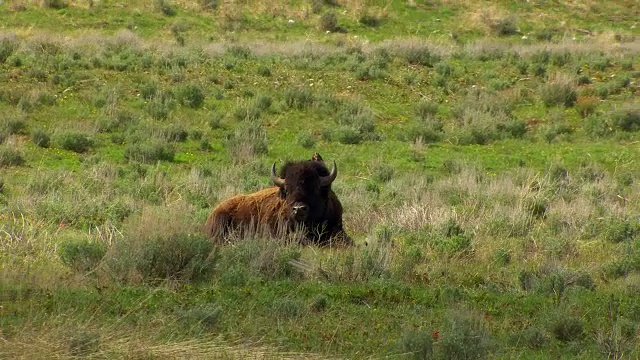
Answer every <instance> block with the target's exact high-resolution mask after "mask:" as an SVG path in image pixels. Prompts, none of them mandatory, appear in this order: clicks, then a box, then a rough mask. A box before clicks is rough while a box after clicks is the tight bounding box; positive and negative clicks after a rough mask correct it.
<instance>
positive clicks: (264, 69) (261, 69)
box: [258, 64, 271, 77]
mask: <svg viewBox="0 0 640 360" xmlns="http://www.w3.org/2000/svg"><path fill="white" fill-rule="evenodd" d="M258 75H260V76H264V77H270V76H271V69H270V68H269V67H268V66H266V65H264V64H261V65H260V66H258Z"/></svg>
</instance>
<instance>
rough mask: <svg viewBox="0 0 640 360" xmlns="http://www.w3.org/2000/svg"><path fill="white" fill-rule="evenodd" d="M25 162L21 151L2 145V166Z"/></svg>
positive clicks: (0, 162) (0, 161)
mask: <svg viewBox="0 0 640 360" xmlns="http://www.w3.org/2000/svg"><path fill="white" fill-rule="evenodd" d="M24 163H25V159H24V157H23V155H22V152H21V151H19V150H17V149H14V148H10V147H6V146H2V147H0V167H9V166H20V165H23V164H24Z"/></svg>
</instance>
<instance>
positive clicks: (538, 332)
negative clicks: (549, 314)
mask: <svg viewBox="0 0 640 360" xmlns="http://www.w3.org/2000/svg"><path fill="white" fill-rule="evenodd" d="M518 343H524V345H526V346H527V347H528V348H530V349H541V348H543V347H545V346H546V345H547V344H548V343H549V336H548V335H547V333H546V332H545V331H544V330H542V329H540V328H538V327H535V326H532V327H529V328H526V329H525V330H522V331H521V332H520V333H519V334H518Z"/></svg>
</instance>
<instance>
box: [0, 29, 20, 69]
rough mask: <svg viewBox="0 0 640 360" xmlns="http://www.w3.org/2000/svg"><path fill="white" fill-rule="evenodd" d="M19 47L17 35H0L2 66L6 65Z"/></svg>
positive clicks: (0, 62) (0, 59)
mask: <svg viewBox="0 0 640 360" xmlns="http://www.w3.org/2000/svg"><path fill="white" fill-rule="evenodd" d="M18 46H19V42H18V39H17V37H16V36H15V35H11V36H7V35H0V64H3V63H5V62H6V61H7V59H9V57H10V56H11V54H13V52H14V51H16V50H17V49H18Z"/></svg>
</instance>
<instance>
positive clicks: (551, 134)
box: [544, 124, 573, 143]
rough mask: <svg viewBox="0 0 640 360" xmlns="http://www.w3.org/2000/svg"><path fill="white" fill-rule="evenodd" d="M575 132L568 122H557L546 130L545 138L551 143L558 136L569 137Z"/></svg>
mask: <svg viewBox="0 0 640 360" xmlns="http://www.w3.org/2000/svg"><path fill="white" fill-rule="evenodd" d="M571 134H573V129H572V128H571V127H570V126H569V125H567V124H556V125H552V126H549V127H548V128H547V129H546V130H545V132H544V139H545V141H546V142H548V143H551V142H552V141H554V140H556V139H557V138H558V137H564V138H566V137H568V135H571Z"/></svg>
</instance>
